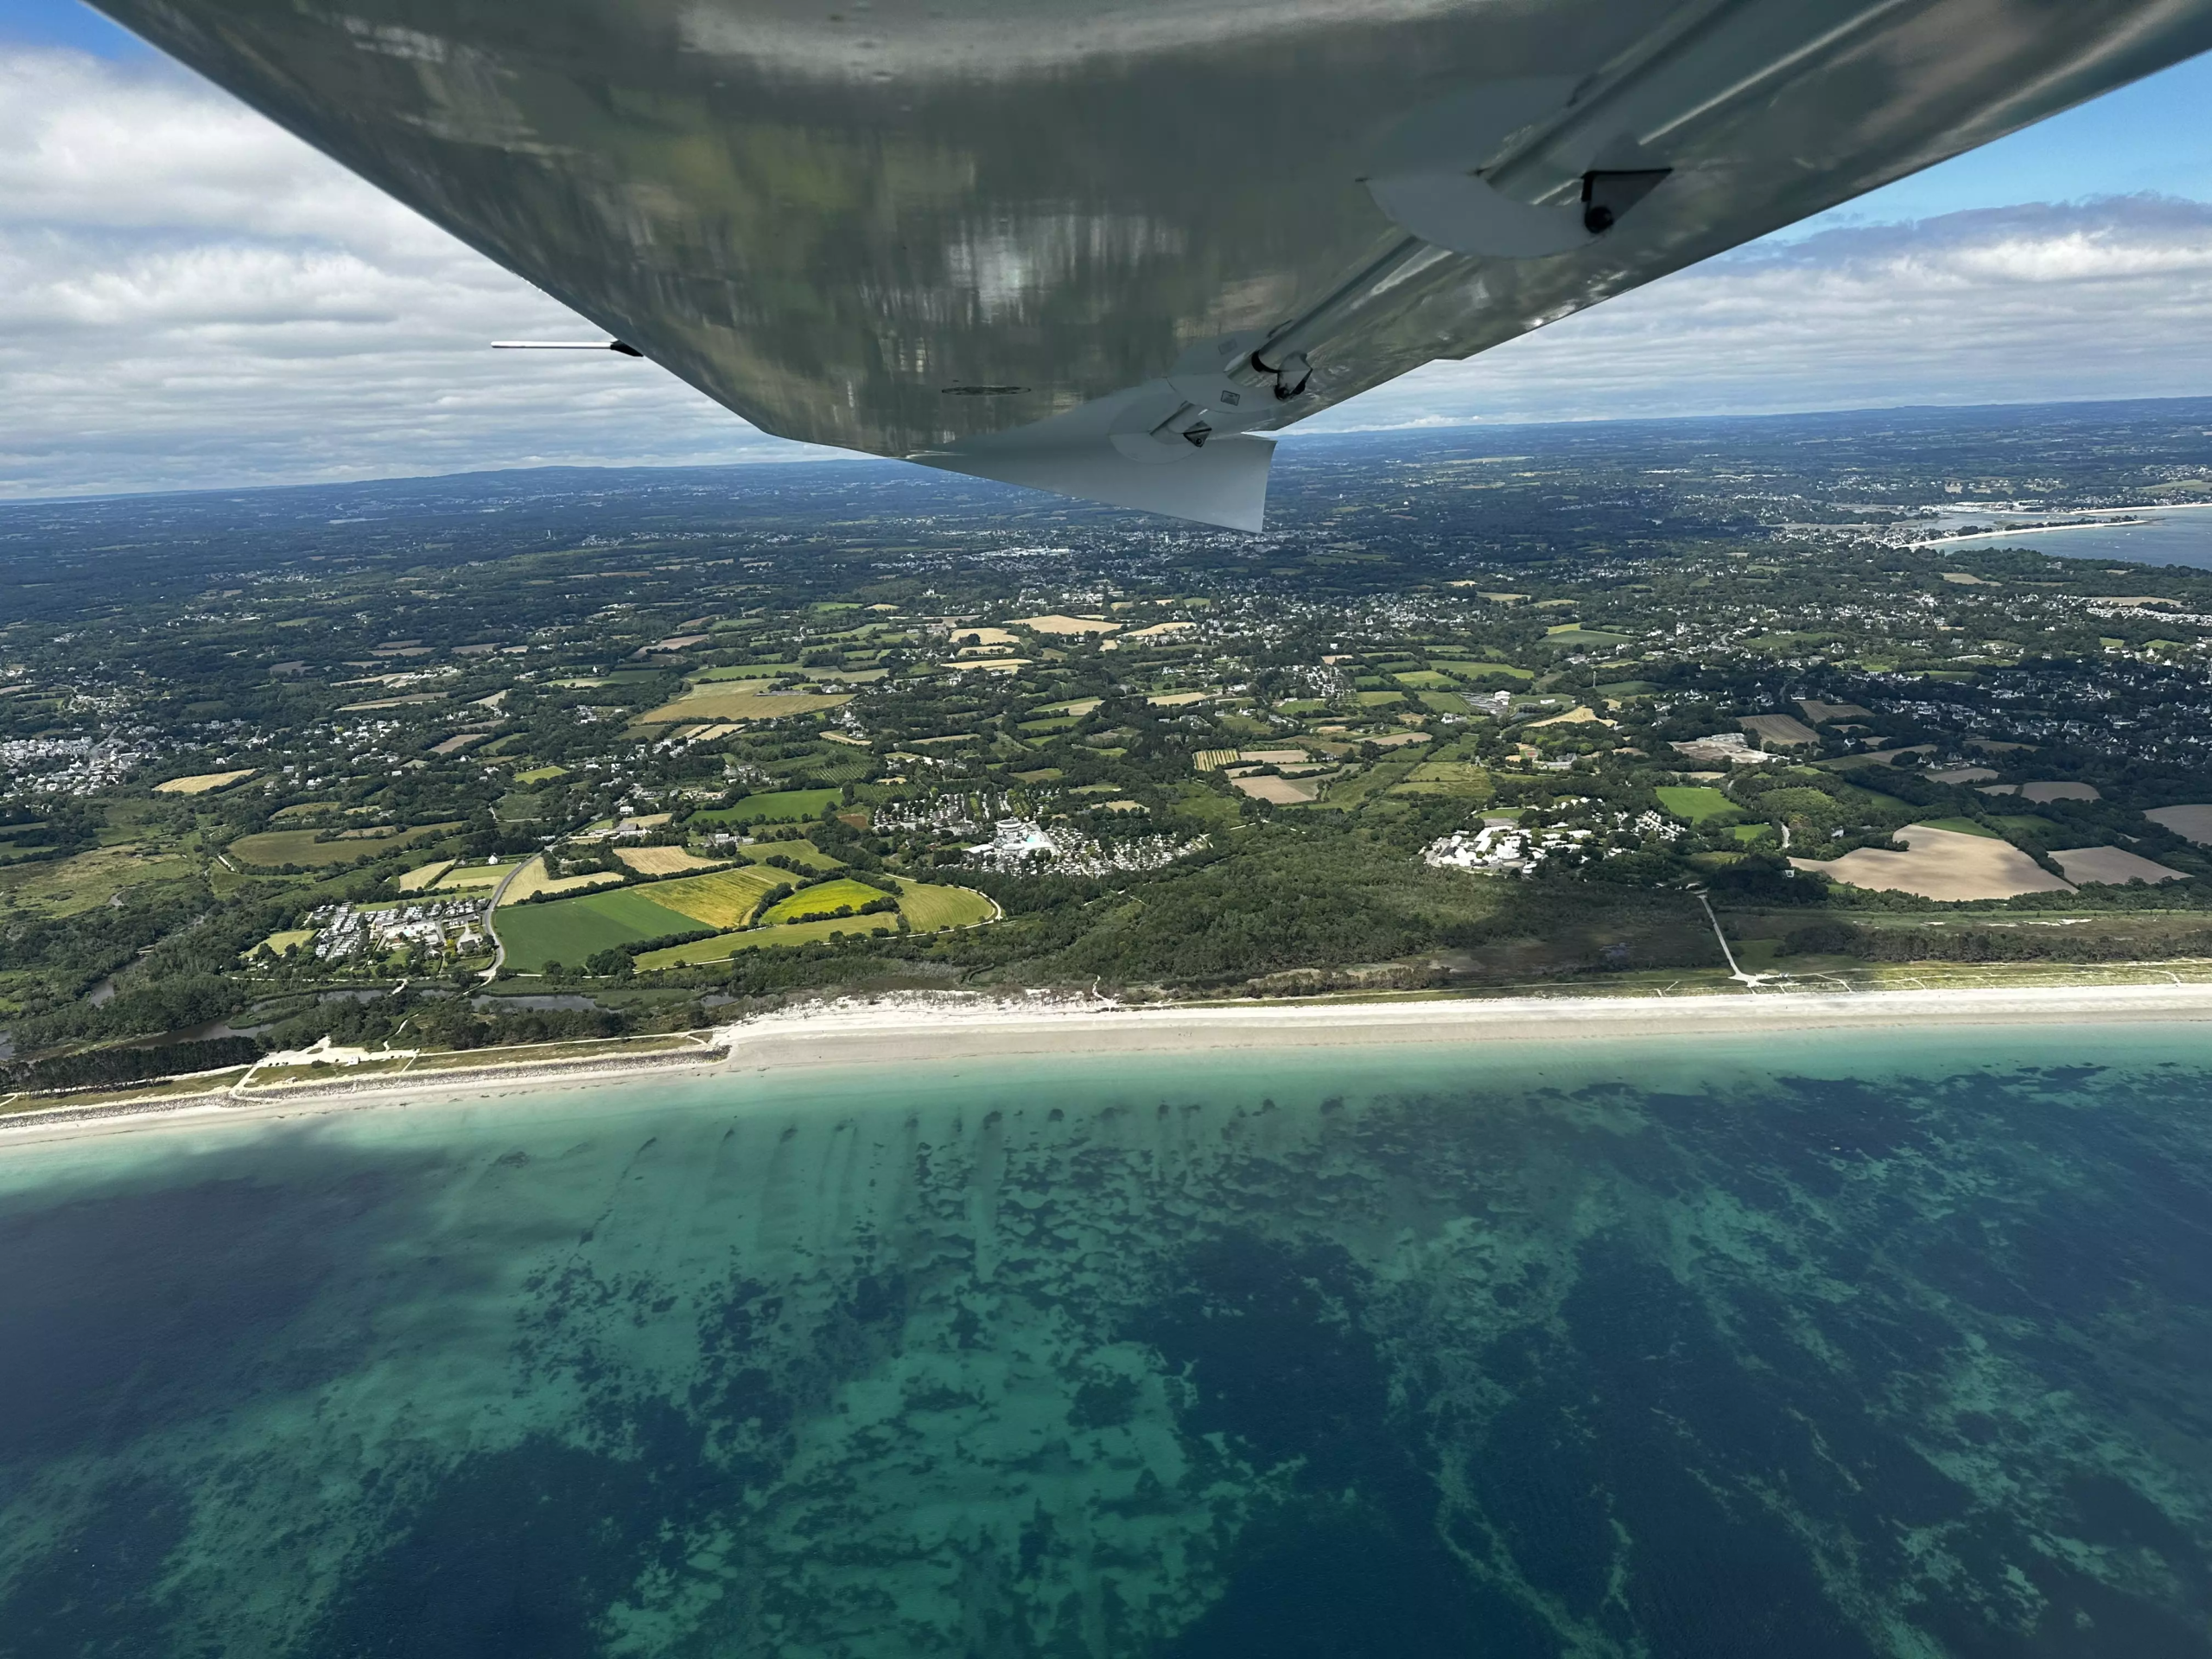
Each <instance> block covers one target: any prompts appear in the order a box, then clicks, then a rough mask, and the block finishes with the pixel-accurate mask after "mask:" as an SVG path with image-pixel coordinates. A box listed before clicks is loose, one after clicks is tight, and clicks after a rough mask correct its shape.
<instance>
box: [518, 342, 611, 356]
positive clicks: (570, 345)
mask: <svg viewBox="0 0 2212 1659" xmlns="http://www.w3.org/2000/svg"><path fill="white" fill-rule="evenodd" d="M492 349H493V351H495V352H620V353H622V355H623V356H625V357H643V356H644V355H645V353H643V352H641V351H639V349H638V348H637V347H636V346H632V345H630V344H629V343H628V342H626V341H625V340H493V342H492Z"/></svg>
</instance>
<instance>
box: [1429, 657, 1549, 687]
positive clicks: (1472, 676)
mask: <svg viewBox="0 0 2212 1659" xmlns="http://www.w3.org/2000/svg"><path fill="white" fill-rule="evenodd" d="M1437 660H1438V661H1439V663H1440V664H1441V665H1442V666H1443V668H1444V670H1445V671H1446V672H1447V673H1449V674H1450V675H1451V676H1452V678H1454V679H1457V680H1466V681H1474V680H1485V679H1508V680H1533V679H1535V677H1536V671H1535V669H1533V668H1516V667H1514V666H1513V664H1510V663H1463V662H1459V661H1458V660H1457V659H1455V658H1438V659H1437Z"/></svg>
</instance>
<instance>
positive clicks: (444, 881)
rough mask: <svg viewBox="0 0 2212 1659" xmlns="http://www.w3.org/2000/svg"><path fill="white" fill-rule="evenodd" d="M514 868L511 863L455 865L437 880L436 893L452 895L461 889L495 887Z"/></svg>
mask: <svg viewBox="0 0 2212 1659" xmlns="http://www.w3.org/2000/svg"><path fill="white" fill-rule="evenodd" d="M513 868H515V864H514V862H513V861H512V860H511V861H507V862H505V863H502V864H456V865H455V866H454V868H452V869H450V870H448V871H447V872H446V873H445V874H443V875H442V876H440V877H439V878H438V891H439V892H440V893H452V892H454V891H455V890H456V889H459V888H463V887H498V886H499V883H500V882H502V881H504V880H506V879H507V873H508V872H509V871H510V870H512V869H513Z"/></svg>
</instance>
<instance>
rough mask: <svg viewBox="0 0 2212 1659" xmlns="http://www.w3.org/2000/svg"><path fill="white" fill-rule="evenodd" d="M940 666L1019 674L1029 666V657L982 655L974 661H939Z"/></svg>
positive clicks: (960, 669)
mask: <svg viewBox="0 0 2212 1659" xmlns="http://www.w3.org/2000/svg"><path fill="white" fill-rule="evenodd" d="M1028 666H1029V659H1028V658H1027V657H981V658H976V660H975V661H974V662H972V663H939V664H938V667H939V668H950V669H952V670H954V671H957V672H960V673H963V674H964V673H965V672H967V671H969V669H971V668H982V669H988V670H989V671H991V672H992V673H995V674H1018V673H1020V671H1022V670H1023V669H1025V668H1027V667H1028Z"/></svg>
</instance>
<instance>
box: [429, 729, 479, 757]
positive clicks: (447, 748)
mask: <svg viewBox="0 0 2212 1659" xmlns="http://www.w3.org/2000/svg"><path fill="white" fill-rule="evenodd" d="M491 735H492V734H491V733H489V732H456V733H455V734H454V735H453V736H451V737H449V738H448V739H446V741H444V742H442V743H433V744H431V745H430V753H432V754H459V753H461V751H462V750H463V749H465V748H467V747H468V746H469V745H470V744H472V743H481V742H482V741H484V740H485V739H486V738H487V737H489V736H491Z"/></svg>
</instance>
